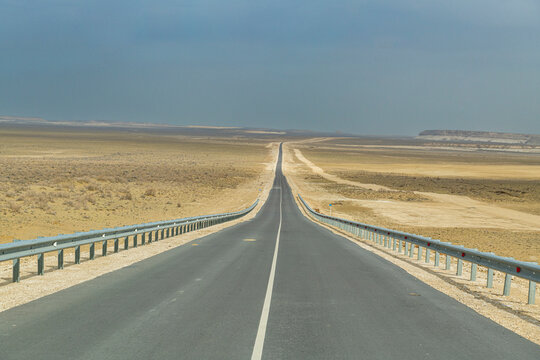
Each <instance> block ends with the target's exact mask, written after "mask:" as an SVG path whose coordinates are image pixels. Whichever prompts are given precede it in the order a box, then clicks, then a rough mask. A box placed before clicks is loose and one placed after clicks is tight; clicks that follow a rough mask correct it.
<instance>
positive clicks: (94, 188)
mask: <svg viewBox="0 0 540 360" xmlns="http://www.w3.org/2000/svg"><path fill="white" fill-rule="evenodd" d="M86 190H88V191H98V190H99V187H98V186H97V185H94V184H90V185H87V186H86Z"/></svg>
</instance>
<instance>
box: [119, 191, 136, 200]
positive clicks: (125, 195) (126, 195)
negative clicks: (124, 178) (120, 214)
mask: <svg viewBox="0 0 540 360" xmlns="http://www.w3.org/2000/svg"><path fill="white" fill-rule="evenodd" d="M120 200H133V195H132V194H131V191H129V190H126V191H125V192H123V193H122V195H121V196H120Z"/></svg>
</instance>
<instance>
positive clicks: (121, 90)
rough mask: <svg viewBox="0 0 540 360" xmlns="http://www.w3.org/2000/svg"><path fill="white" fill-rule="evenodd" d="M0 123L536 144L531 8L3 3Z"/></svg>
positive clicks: (539, 40) (538, 125) (536, 72)
mask: <svg viewBox="0 0 540 360" xmlns="http://www.w3.org/2000/svg"><path fill="white" fill-rule="evenodd" d="M0 8H1V9H2V11H0V50H1V51H2V56H1V57H0V113H3V114H9V115H28V116H31V115H35V116H42V117H45V118H50V119H71V120H77V119H80V120H92V119H93V120H115V121H154V122H170V123H178V124H215V125H244V126H264V127H277V128H310V129H314V130H333V129H336V130H340V131H347V130H349V131H351V132H355V133H370V134H375V133H378V134H415V133H416V132H418V131H419V130H422V129H425V128H464V129H490V130H502V131H519V132H535V133H540V121H539V120H540V119H539V118H540V102H538V101H537V97H538V94H539V93H540V68H539V67H538V64H540V10H539V9H540V6H539V5H538V2H537V1H536V0H515V1H512V2H505V1H500V2H494V1H488V0H468V1H466V0H456V1H453V2H433V1H430V0H409V1H397V0H378V1H374V0H373V1H368V0H364V1H359V0H357V1H348V0H345V1H340V2H332V1H320V0H312V1H305V0H301V1H290V0H289V1H257V2H253V1H228V2H226V1H217V0H207V1H204V0H199V1H125V0H122V1H89V2H73V1H67V0H65V1H61V0H56V1H52V0H42V1H39V2H34V1H22V0H17V1H1V0H0Z"/></svg>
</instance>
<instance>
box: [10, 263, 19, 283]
mask: <svg viewBox="0 0 540 360" xmlns="http://www.w3.org/2000/svg"><path fill="white" fill-rule="evenodd" d="M19 281H21V258H16V259H13V278H12V282H19Z"/></svg>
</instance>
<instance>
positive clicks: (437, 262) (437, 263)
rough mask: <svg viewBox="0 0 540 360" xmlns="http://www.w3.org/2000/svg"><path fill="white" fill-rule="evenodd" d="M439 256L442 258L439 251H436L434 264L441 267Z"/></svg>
mask: <svg viewBox="0 0 540 360" xmlns="http://www.w3.org/2000/svg"><path fill="white" fill-rule="evenodd" d="M439 258H440V254H439V252H438V251H435V264H434V266H436V267H439V261H440V260H439Z"/></svg>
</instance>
